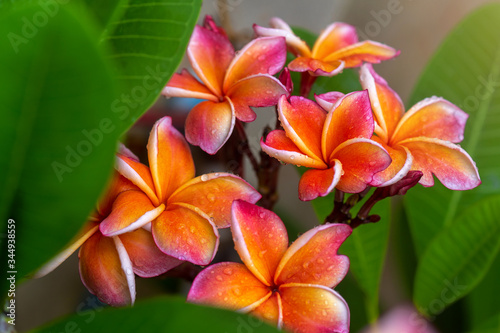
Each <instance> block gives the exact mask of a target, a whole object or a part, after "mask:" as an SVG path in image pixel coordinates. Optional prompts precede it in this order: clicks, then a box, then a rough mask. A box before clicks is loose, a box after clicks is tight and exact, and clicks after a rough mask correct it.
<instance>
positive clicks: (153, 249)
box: [118, 229, 182, 278]
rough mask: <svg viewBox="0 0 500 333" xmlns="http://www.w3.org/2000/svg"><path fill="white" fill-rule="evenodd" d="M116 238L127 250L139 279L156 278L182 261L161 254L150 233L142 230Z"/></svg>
mask: <svg viewBox="0 0 500 333" xmlns="http://www.w3.org/2000/svg"><path fill="white" fill-rule="evenodd" d="M118 238H119V239H120V240H121V242H122V243H123V246H124V247H125V249H126V250H127V253H128V255H129V257H130V261H131V262H132V267H133V269H134V273H135V274H137V275H139V276H140V277H144V278H148V277H153V276H158V275H160V274H163V273H165V272H167V271H169V270H171V269H172V268H174V267H177V266H179V265H180V264H181V263H182V261H180V260H178V259H175V258H173V257H171V256H169V255H167V254H165V253H163V252H161V251H160V250H159V249H158V247H157V246H156V244H155V242H154V240H153V236H152V235H151V232H149V231H146V230H144V229H137V230H135V231H133V232H127V233H125V234H123V235H120V236H119V237H118Z"/></svg>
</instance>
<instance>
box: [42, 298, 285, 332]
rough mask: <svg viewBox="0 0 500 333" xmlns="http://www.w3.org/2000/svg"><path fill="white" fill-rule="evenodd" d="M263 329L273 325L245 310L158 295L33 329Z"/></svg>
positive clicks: (159, 330) (166, 330)
mask: <svg viewBox="0 0 500 333" xmlns="http://www.w3.org/2000/svg"><path fill="white" fill-rule="evenodd" d="M78 330H81V331H82V332H93V333H101V332H102V333H108V332H134V333H135V332H157V333H161V332H165V333H172V332H185V333H199V332H207V333H208V332H214V333H223V332H257V331H258V332H259V333H260V332H262V333H278V332H280V331H279V330H277V329H276V328H274V327H271V326H269V325H267V324H265V323H264V322H263V321H261V320H259V319H257V318H255V317H250V316H248V315H246V314H242V313H237V312H232V311H227V310H221V309H216V308H209V307H204V306H200V305H195V304H189V303H186V301H185V300H183V299H180V298H157V299H152V300H148V301H145V302H138V303H137V304H136V305H134V307H131V308H119V309H114V308H106V309H104V310H101V311H99V312H97V311H95V310H90V311H86V312H81V313H78V314H76V315H73V316H70V317H68V318H65V319H63V320H59V321H57V322H55V323H52V324H50V325H47V326H44V327H42V328H39V329H36V330H34V331H32V332H33V333H34V332H39V333H43V332H69V331H71V332H76V331H78Z"/></svg>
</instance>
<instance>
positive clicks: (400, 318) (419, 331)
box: [361, 305, 438, 333]
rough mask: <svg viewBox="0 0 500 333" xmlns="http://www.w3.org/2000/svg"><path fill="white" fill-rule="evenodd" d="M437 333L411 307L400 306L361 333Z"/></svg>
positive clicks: (427, 321)
mask: <svg viewBox="0 0 500 333" xmlns="http://www.w3.org/2000/svg"><path fill="white" fill-rule="evenodd" d="M380 332H383V333H438V331H437V330H436V329H435V328H434V327H433V326H432V324H431V323H430V322H429V320H428V319H426V318H424V317H423V316H422V315H420V314H419V313H418V311H417V310H416V309H415V308H414V307H413V306H411V305H400V306H398V307H396V308H394V309H392V310H390V311H389V312H388V313H386V314H384V316H383V317H382V318H380V319H379V320H378V321H377V322H376V323H372V324H370V326H369V327H367V328H365V329H364V330H363V331H361V333H380Z"/></svg>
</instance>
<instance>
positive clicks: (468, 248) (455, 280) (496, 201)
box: [414, 195, 500, 315]
mask: <svg viewBox="0 0 500 333" xmlns="http://www.w3.org/2000/svg"><path fill="white" fill-rule="evenodd" d="M499 216H500V195H495V196H491V197H489V198H486V199H483V200H481V201H480V202H478V203H476V204H475V205H473V206H470V208H469V209H467V210H466V211H464V212H463V213H462V214H461V215H460V217H458V218H457V219H456V220H455V221H454V223H453V225H452V226H451V227H448V228H446V229H444V230H443V231H442V232H441V233H439V234H438V235H437V236H436V237H435V238H434V240H433V241H432V242H431V243H430V244H429V246H428V248H427V250H426V251H425V252H424V254H423V255H422V257H421V260H420V262H419V266H418V268H417V273H416V277H415V288H414V302H415V305H416V306H417V307H418V309H419V310H420V311H421V312H422V313H424V314H427V315H436V314H437V313H438V312H441V311H442V310H443V309H444V308H445V307H446V306H448V305H450V304H452V303H454V302H455V301H457V300H458V299H460V298H462V297H463V296H465V295H466V294H467V293H469V292H470V291H471V290H472V289H474V287H475V286H476V285H477V284H478V283H479V282H480V281H481V279H482V278H483V277H484V276H485V274H486V273H487V272H488V269H489V268H490V267H491V264H492V263H493V260H494V259H495V257H496V255H497V254H498V251H499V250H500V237H498V235H499V233H500V220H499Z"/></svg>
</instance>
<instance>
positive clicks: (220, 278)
mask: <svg viewBox="0 0 500 333" xmlns="http://www.w3.org/2000/svg"><path fill="white" fill-rule="evenodd" d="M215 278H216V279H217V281H223V280H224V279H223V278H222V275H217V276H216V277H215Z"/></svg>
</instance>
